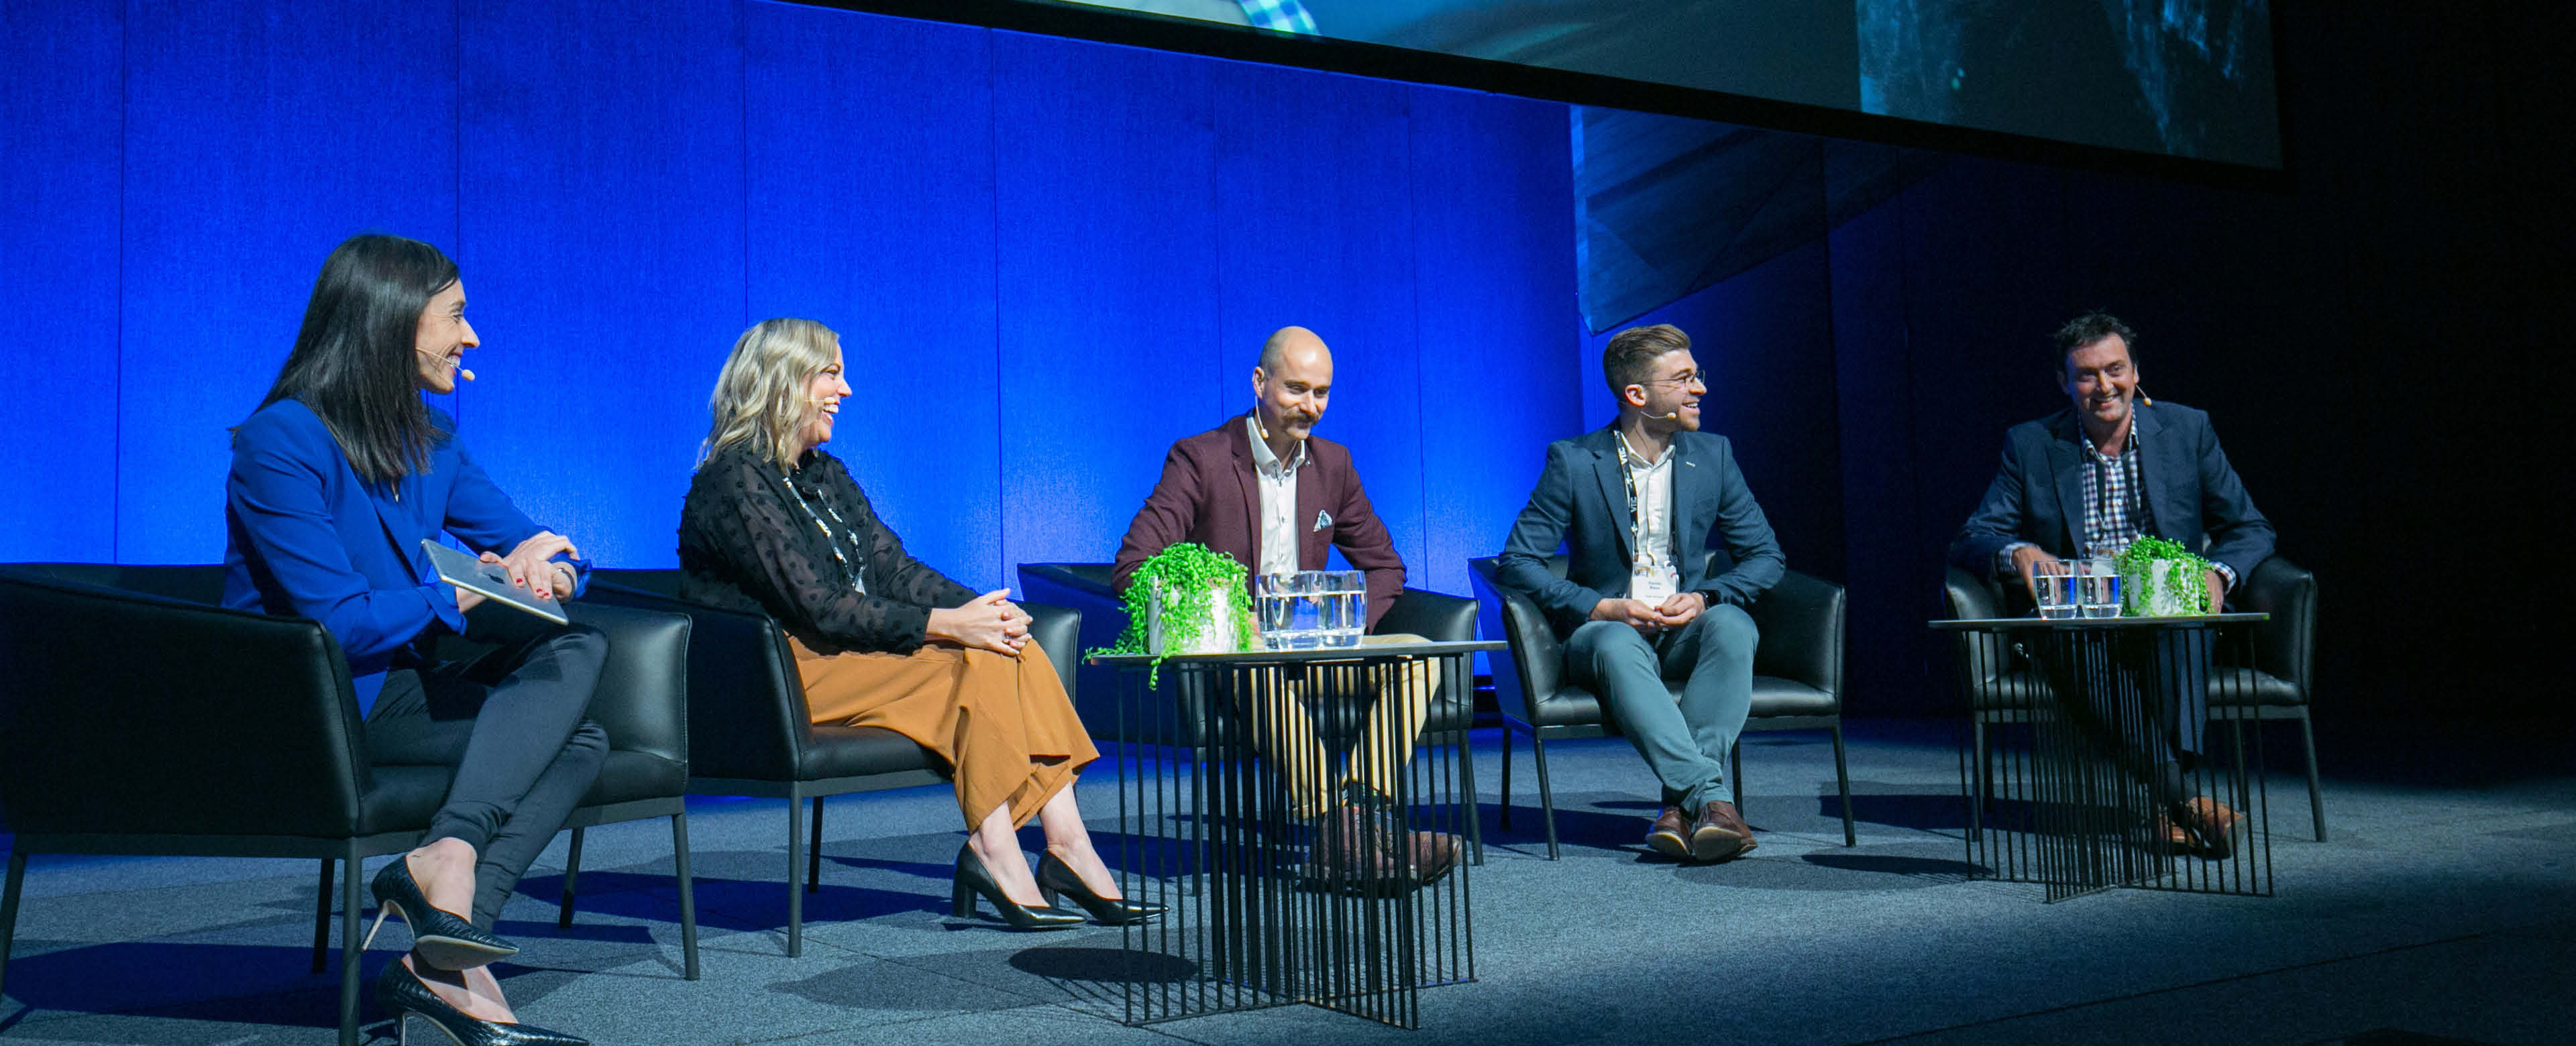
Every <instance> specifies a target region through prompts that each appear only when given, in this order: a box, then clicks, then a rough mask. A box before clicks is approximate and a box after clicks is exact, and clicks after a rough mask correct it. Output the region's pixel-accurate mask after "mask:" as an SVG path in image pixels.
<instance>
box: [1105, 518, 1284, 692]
mask: <svg viewBox="0 0 2576 1046" xmlns="http://www.w3.org/2000/svg"><path fill="white" fill-rule="evenodd" d="M1248 576H1250V572H1249V571H1247V570H1245V569H1244V566H1243V564H1241V563H1238V562H1236V561H1235V559H1234V557H1233V556H1231V555H1228V554H1226V553H1223V552H1213V551H1210V550H1209V549H1208V547H1207V546H1205V545H1201V544H1198V543H1197V542H1192V541H1184V542H1181V543H1179V544H1176V545H1172V546H1170V547H1168V548H1165V549H1164V550H1162V551H1160V552H1157V553H1154V554H1153V555H1152V556H1150V557H1148V558H1147V559H1146V560H1145V562H1144V563H1142V564H1139V565H1138V566H1137V567H1136V573H1134V574H1133V575H1130V576H1129V579H1128V582H1127V594H1126V595H1125V596H1124V597H1123V599H1124V601H1125V603H1126V607H1127V630H1126V631H1124V632H1121V633H1119V634H1118V642H1117V643H1115V644H1112V645H1110V646H1106V647H1102V648H1100V649H1098V650H1094V651H1092V652H1091V653H1092V654H1094V655H1110V654H1153V655H1154V660H1153V663H1152V666H1151V667H1150V668H1149V669H1148V670H1147V673H1146V676H1145V685H1146V686H1156V685H1159V684H1160V683H1161V681H1162V676H1163V658H1164V656H1165V655H1164V654H1163V653H1161V652H1158V651H1155V650H1152V649H1150V648H1149V646H1148V645H1147V640H1148V638H1149V636H1150V630H1151V625H1150V623H1149V622H1150V619H1151V615H1152V613H1153V605H1154V590H1155V589H1156V588H1160V589H1162V590H1163V591H1164V592H1167V593H1170V596H1169V597H1168V598H1167V599H1166V601H1165V602H1164V604H1163V616H1162V625H1163V649H1164V650H1165V651H1169V650H1186V649H1189V648H1190V647H1191V646H1193V645H1195V644H1197V643H1198V641H1199V639H1200V638H1201V637H1203V636H1205V635H1206V634H1207V630H1208V629H1210V628H1212V627H1215V623H1216V608H1215V607H1214V606H1213V605H1211V603H1210V597H1211V595H1213V596H1214V598H1217V599H1223V600H1225V601H1226V602H1227V603H1228V604H1229V605H1231V606H1232V607H1233V608H1234V631H1235V636H1234V646H1235V649H1237V650H1246V649H1250V648H1251V646H1252V597H1251V596H1250V595H1249V594H1248V593H1247V590H1246V589H1245V586H1244V579H1245V578H1246V577H1248Z"/></svg>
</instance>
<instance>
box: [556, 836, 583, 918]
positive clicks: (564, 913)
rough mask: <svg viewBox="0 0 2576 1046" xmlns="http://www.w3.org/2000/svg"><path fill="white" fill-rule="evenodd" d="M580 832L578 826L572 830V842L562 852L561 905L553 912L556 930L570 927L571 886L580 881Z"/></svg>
mask: <svg viewBox="0 0 2576 1046" xmlns="http://www.w3.org/2000/svg"><path fill="white" fill-rule="evenodd" d="M581 833H582V830H581V829H579V828H575V829H573V830H572V843H571V845H570V848H569V850H568V851H567V852H566V853H565V854H564V892H563V906H562V908H561V909H560V910H558V911H557V912H556V913H555V928H556V929H558V930H569V929H572V896H573V888H574V885H575V884H577V883H579V882H580V881H581Z"/></svg>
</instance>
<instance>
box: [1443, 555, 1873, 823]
mask: <svg viewBox="0 0 2576 1046" xmlns="http://www.w3.org/2000/svg"><path fill="white" fill-rule="evenodd" d="M1708 556H1709V557H1710V558H1709V564H1710V565H1709V566H1708V567H1707V568H1706V569H1709V570H1714V569H1715V565H1716V564H1717V562H1718V559H1717V553H1716V552H1714V551H1712V552H1709V553H1708ZM1468 566H1469V567H1470V568H1471V569H1470V571H1469V573H1470V575H1471V576H1472V578H1473V579H1474V581H1475V583H1476V594H1477V595H1478V596H1479V597H1481V599H1482V601H1483V604H1484V605H1485V606H1486V607H1487V608H1488V610H1487V611H1486V613H1485V616H1484V629H1485V635H1486V637H1487V638H1493V637H1498V636H1499V637H1501V638H1502V639H1504V640H1505V641H1507V642H1509V643H1510V644H1511V648H1512V650H1511V656H1510V657H1508V658H1502V657H1498V658H1495V659H1493V665H1494V695H1495V703H1496V704H1498V705H1500V706H1501V708H1502V713H1503V815H1502V816H1503V824H1505V825H1506V826H1508V825H1510V824H1511V816H1512V734H1513V733H1514V732H1515V731H1517V732H1520V733H1525V734H1528V735H1529V738H1530V752H1531V754H1532V757H1533V758H1534V760H1535V761H1536V763H1537V764H1538V795H1539V810H1540V813H1541V816H1542V817H1543V819H1544V822H1545V824H1546V827H1547V857H1548V859H1549V860H1551V861H1553V860H1555V859H1556V858H1557V842H1556V798H1555V795H1554V794H1553V793H1552V792H1551V790H1550V789H1549V786H1548V780H1547V739H1548V738H1550V737H1560V738H1562V737H1600V736H1603V735H1605V734H1610V733H1615V732H1616V731H1617V726H1616V724H1614V723H1613V722H1612V721H1611V720H1610V718H1609V716H1607V715H1606V714H1604V712H1603V709H1602V707H1601V698H1600V696H1599V695H1596V694H1594V693H1593V692H1592V691H1590V690H1587V689H1584V688H1583V687H1579V686H1576V685H1574V684H1573V683H1570V682H1567V681H1566V680H1565V647H1564V643H1563V642H1562V641H1561V640H1559V639H1558V638H1557V636H1556V630H1555V628H1554V627H1552V626H1551V625H1549V623H1548V620H1547V615H1546V614H1545V613H1544V612H1542V611H1541V610H1539V607H1538V603H1537V602H1536V601H1535V600H1532V599H1531V598H1529V597H1528V596H1526V595H1523V594H1521V593H1519V592H1516V591H1512V590H1509V589H1505V588H1503V587H1502V586H1500V585H1497V584H1495V582H1494V568H1495V557H1491V556H1488V557H1485V558H1482V559H1472V560H1469V561H1468ZM1565 567H1566V561H1565V557H1563V556H1550V557H1548V559H1547V568H1548V570H1549V571H1550V572H1552V573H1554V574H1556V576H1558V577H1564V576H1565ZM1746 610H1747V612H1748V613H1750V614H1751V615H1752V617H1753V623H1754V625H1755V626H1756V627H1757V628H1759V629H1760V630H1761V633H1762V640H1761V643H1760V645H1759V646H1757V647H1755V649H1754V654H1753V710H1752V712H1751V714H1750V715H1749V716H1748V717H1747V718H1746V719H1745V722H1744V732H1745V733H1755V732H1760V731H1773V730H1830V731H1832V732H1833V739H1834V783H1835V786H1836V788H1838V789H1839V790H1840V791H1841V793H1842V801H1843V845H1845V846H1852V845H1855V844H1857V843H1858V842H1859V837H1858V835H1857V834H1856V833H1855V832H1854V830H1853V827H1852V805H1851V773H1850V770H1849V768H1848V766H1847V764H1846V762H1845V760H1844V753H1843V718H1842V676H1843V588H1842V586H1841V585H1837V584H1834V583H1832V582H1829V581H1824V580H1821V579H1818V578H1815V577H1812V576H1809V575H1806V574H1802V573H1799V572H1797V571H1795V570H1792V571H1789V572H1787V573H1786V574H1785V575H1783V576H1782V577H1781V578H1780V583H1779V584H1778V585H1775V586H1772V588H1771V590H1770V591H1769V592H1766V593H1763V596H1762V598H1761V599H1760V600H1758V601H1756V602H1755V603H1754V604H1753V605H1752V606H1751V607H1748V608H1746ZM1668 685H1669V686H1670V687H1671V689H1672V690H1673V692H1674V695H1675V699H1676V700H1679V695H1680V689H1681V684H1679V683H1672V684H1668ZM1728 760H1729V762H1730V764H1731V766H1730V767H1729V774H1730V776H1732V778H1733V779H1734V781H1735V796H1736V805H1737V808H1738V809H1739V810H1742V809H1743V808H1744V806H1745V797H1746V788H1745V784H1744V746H1743V744H1742V743H1741V742H1740V741H1739V743H1738V744H1737V745H1736V747H1735V751H1733V752H1730V753H1728Z"/></svg>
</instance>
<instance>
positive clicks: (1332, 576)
mask: <svg viewBox="0 0 2576 1046" xmlns="http://www.w3.org/2000/svg"><path fill="white" fill-rule="evenodd" d="M1322 580H1323V591H1322V592H1321V594H1320V599H1321V602H1322V603H1323V613H1322V615H1321V618H1322V631H1323V634H1324V637H1323V638H1324V645H1325V646H1358V645H1359V643H1360V633H1362V632H1365V631H1367V630H1368V577H1367V575H1365V574H1362V573H1360V572H1359V571H1356V570H1331V571H1324V572H1323V577H1322Z"/></svg>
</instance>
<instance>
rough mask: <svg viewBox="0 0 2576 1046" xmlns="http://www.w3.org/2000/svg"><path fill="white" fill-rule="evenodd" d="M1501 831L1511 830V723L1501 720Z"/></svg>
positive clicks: (1507, 720)
mask: <svg viewBox="0 0 2576 1046" xmlns="http://www.w3.org/2000/svg"><path fill="white" fill-rule="evenodd" d="M1502 822H1503V830H1504V831H1506V832H1508V831H1511V830H1512V721H1511V720H1510V719H1505V720H1503V809H1502Z"/></svg>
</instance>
